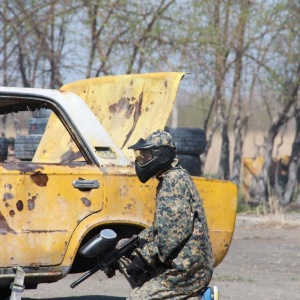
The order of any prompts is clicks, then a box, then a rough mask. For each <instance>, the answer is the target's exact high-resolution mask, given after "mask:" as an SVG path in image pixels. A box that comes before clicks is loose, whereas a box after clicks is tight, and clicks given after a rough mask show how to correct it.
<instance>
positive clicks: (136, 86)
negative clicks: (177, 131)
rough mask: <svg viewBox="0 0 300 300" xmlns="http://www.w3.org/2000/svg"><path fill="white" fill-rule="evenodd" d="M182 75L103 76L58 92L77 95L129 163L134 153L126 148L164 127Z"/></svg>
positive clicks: (67, 86)
mask: <svg viewBox="0 0 300 300" xmlns="http://www.w3.org/2000/svg"><path fill="white" fill-rule="evenodd" d="M184 75H185V73H180V72H166V73H148V74H130V75H120V76H106V77H98V78H91V79H86V80H81V81H76V82H72V83H69V84H66V85H64V86H62V87H61V90H63V91H69V92H72V93H75V94H77V95H79V96H80V97H81V98H82V99H83V100H84V101H85V102H86V103H87V105H88V106H89V107H90V109H91V110H92V111H93V112H94V114H95V115H96V117H97V118H98V120H99V121H100V123H101V124H102V126H103V127H104V128H105V129H106V130H107V132H108V133H109V134H110V136H111V137H112V139H113V140H114V142H115V143H116V145H117V146H118V147H119V148H120V149H121V150H122V151H123V153H124V154H125V155H126V156H127V157H128V158H129V159H130V160H132V159H133V158H132V156H133V151H132V150H128V149H127V148H128V147H129V146H130V145H132V144H134V143H136V142H137V140H138V139H139V138H146V137H147V136H148V135H150V133H152V132H153V131H155V130H157V129H163V128H164V127H165V125H166V123H167V120H168V117H169V115H170V113H171V110H172V108H173V105H174V102H175V98H176V93H177V90H178V86H179V83H180V80H181V79H182V78H183V76H184ZM78 113H80V112H78ZM87 122H88V120H87Z"/></svg>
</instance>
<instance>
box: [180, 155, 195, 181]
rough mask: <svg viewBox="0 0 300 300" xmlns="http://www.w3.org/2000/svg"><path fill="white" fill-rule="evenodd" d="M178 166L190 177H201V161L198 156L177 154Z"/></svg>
mask: <svg viewBox="0 0 300 300" xmlns="http://www.w3.org/2000/svg"><path fill="white" fill-rule="evenodd" d="M177 158H178V159H179V163H180V165H181V166H182V167H183V168H184V169H186V170H187V171H188V172H189V173H190V175H192V176H201V160H200V156H199V155H185V154H177Z"/></svg>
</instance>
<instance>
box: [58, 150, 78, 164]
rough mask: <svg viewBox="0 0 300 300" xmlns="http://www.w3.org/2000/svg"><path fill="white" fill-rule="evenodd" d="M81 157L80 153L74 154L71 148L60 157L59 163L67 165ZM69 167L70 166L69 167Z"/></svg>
mask: <svg viewBox="0 0 300 300" xmlns="http://www.w3.org/2000/svg"><path fill="white" fill-rule="evenodd" d="M81 157H82V154H81V152H80V151H77V152H74V151H73V150H72V149H71V148H70V149H69V150H68V151H67V152H66V153H64V154H63V155H62V156H61V158H60V159H61V161H60V163H61V164H64V163H69V162H71V161H74V160H76V159H78V158H81ZM70 167H71V166H70Z"/></svg>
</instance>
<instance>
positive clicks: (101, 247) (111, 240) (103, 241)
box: [79, 229, 117, 257]
mask: <svg viewBox="0 0 300 300" xmlns="http://www.w3.org/2000/svg"><path fill="white" fill-rule="evenodd" d="M116 238H117V234H116V233H115V232H114V231H113V230H111V229H103V230H101V232H100V233H99V234H97V235H96V236H94V237H93V238H92V239H90V240H89V241H88V242H87V243H86V244H84V245H83V246H82V247H81V248H80V249H79V253H80V255H82V256H84V257H95V256H97V255H99V254H102V253H104V252H106V251H107V250H109V249H111V248H112V247H114V246H115V244H116Z"/></svg>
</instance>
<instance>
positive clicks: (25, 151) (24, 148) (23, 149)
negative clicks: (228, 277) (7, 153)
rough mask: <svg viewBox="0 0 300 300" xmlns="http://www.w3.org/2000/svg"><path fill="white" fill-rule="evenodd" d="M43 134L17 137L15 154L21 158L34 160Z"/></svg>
mask: <svg viewBox="0 0 300 300" xmlns="http://www.w3.org/2000/svg"><path fill="white" fill-rule="evenodd" d="M42 136H43V135H42V134H32V135H20V136H18V137H16V139H15V154H16V157H17V158H18V159H20V160H32V157H33V156H34V153H35V151H36V149H37V147H38V145H39V143H40V141H41V138H42Z"/></svg>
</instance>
